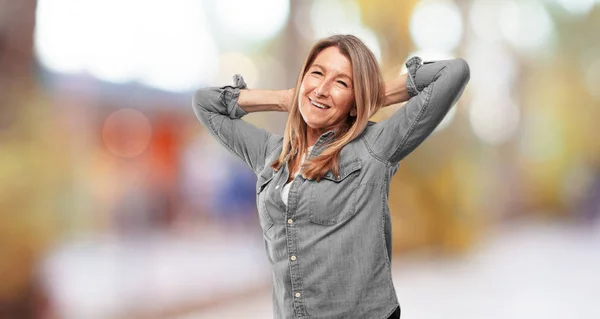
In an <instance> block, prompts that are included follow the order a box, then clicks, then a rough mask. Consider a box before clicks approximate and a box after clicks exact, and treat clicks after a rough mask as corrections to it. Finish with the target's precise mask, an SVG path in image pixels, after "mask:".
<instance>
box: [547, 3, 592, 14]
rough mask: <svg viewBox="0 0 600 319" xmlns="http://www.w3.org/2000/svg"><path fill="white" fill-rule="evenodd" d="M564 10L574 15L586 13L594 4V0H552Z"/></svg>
mask: <svg viewBox="0 0 600 319" xmlns="http://www.w3.org/2000/svg"><path fill="white" fill-rule="evenodd" d="M553 1H554V2H556V3H558V4H559V5H560V6H561V7H562V8H563V9H564V10H566V11H567V12H569V13H571V14H574V15H585V14H588V13H589V12H590V11H591V10H592V9H593V8H594V5H595V4H596V0H553Z"/></svg>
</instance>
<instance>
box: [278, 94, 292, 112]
mask: <svg viewBox="0 0 600 319" xmlns="http://www.w3.org/2000/svg"><path fill="white" fill-rule="evenodd" d="M295 92H296V89H288V90H283V92H282V93H283V94H282V95H283V98H282V101H281V105H280V107H281V111H283V112H289V111H290V109H291V108H292V103H293V102H294V93H295Z"/></svg>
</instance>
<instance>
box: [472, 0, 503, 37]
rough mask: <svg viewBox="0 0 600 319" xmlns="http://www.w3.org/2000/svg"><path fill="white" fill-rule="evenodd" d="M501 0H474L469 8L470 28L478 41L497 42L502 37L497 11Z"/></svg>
mask: <svg viewBox="0 0 600 319" xmlns="http://www.w3.org/2000/svg"><path fill="white" fill-rule="evenodd" d="M501 9H502V1H488V0H474V1H473V2H471V7H470V9H469V22H470V26H471V30H472V31H473V32H474V33H475V34H476V35H477V37H478V40H479V41H486V42H498V41H500V40H501V39H502V34H501V33H500V23H499V15H498V12H500V10H501Z"/></svg>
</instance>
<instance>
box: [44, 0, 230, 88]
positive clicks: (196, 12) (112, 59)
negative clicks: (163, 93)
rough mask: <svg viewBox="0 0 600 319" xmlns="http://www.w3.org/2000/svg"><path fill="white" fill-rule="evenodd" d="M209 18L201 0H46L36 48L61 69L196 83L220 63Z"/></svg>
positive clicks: (173, 84) (169, 84)
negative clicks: (197, 0) (207, 21)
mask: <svg viewBox="0 0 600 319" xmlns="http://www.w3.org/2000/svg"><path fill="white" fill-rule="evenodd" d="M142 8H143V9H142ZM133 17H135V18H133ZM157 21H160V22H157ZM205 22H206V18H205V16H204V10H203V7H202V5H201V3H198V2H196V1H193V0H181V1H176V2H173V3H167V2H160V1H150V2H147V1H141V0H131V1H126V2H122V1H118V0H107V1H93V0H81V1H74V0H55V1H54V0H53V1H48V0H41V1H39V2H38V10H37V22H36V32H35V43H36V52H37V56H38V58H39V59H40V61H41V62H42V64H43V65H44V66H46V67H47V68H49V69H50V70H53V71H55V72H60V73H79V72H88V73H90V74H92V75H93V76H95V77H97V78H99V79H101V80H104V81H108V82H116V83H124V82H129V81H139V82H142V83H144V84H147V85H149V86H152V87H155V88H158V89H162V90H167V91H187V90H193V89H194V88H196V87H198V86H199V85H202V84H205V83H206V82H207V81H208V80H210V79H212V78H213V77H214V76H215V75H216V68H215V66H216V65H217V64H218V53H217V48H216V45H215V43H214V41H213V38H212V35H211V33H210V32H209V28H208V26H207V25H206V24H205Z"/></svg>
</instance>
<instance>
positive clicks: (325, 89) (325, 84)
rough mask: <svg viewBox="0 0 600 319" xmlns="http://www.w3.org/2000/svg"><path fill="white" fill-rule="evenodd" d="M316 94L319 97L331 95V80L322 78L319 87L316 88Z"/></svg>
mask: <svg viewBox="0 0 600 319" xmlns="http://www.w3.org/2000/svg"><path fill="white" fill-rule="evenodd" d="M315 95H316V96H319V97H328V96H329V81H328V80H325V79H324V80H322V81H321V82H320V83H319V84H318V85H317V87H316V88H315Z"/></svg>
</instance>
